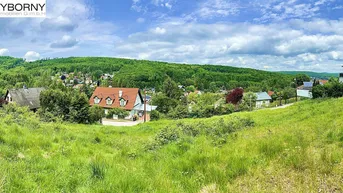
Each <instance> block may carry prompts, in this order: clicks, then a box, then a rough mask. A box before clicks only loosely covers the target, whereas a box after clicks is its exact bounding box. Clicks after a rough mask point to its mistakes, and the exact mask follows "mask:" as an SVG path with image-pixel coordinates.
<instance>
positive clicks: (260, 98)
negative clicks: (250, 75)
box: [255, 92, 272, 108]
mask: <svg viewBox="0 0 343 193" xmlns="http://www.w3.org/2000/svg"><path fill="white" fill-rule="evenodd" d="M255 94H256V96H257V98H256V108H262V107H263V106H266V107H268V106H269V105H270V101H272V98H271V97H270V96H269V95H268V93H266V92H258V93H255Z"/></svg>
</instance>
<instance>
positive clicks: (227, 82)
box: [0, 57, 293, 93]
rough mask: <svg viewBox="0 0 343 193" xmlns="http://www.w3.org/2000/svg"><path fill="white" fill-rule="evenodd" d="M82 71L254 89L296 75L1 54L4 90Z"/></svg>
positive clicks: (141, 82) (129, 82)
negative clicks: (32, 60) (33, 59)
mask: <svg viewBox="0 0 343 193" xmlns="http://www.w3.org/2000/svg"><path fill="white" fill-rule="evenodd" d="M62 72H63V73H70V72H81V73H82V74H84V75H85V74H88V75H89V76H91V77H93V80H97V79H99V78H100V76H101V75H102V74H103V73H108V74H114V78H113V80H112V83H111V84H112V86H115V87H138V88H156V90H157V91H158V90H160V89H161V87H162V83H163V81H164V80H165V78H166V77H168V76H169V77H171V78H172V79H173V80H174V81H175V82H177V83H178V84H180V85H184V86H190V85H194V86H195V87H196V88H197V89H199V90H207V89H211V88H213V87H214V88H224V89H232V88H236V87H243V88H245V89H247V88H251V89H252V90H268V89H282V88H285V87H289V86H290V85H291V83H292V81H293V75H287V74H281V73H277V72H266V71H261V70H254V69H247V68H236V67H229V66H219V65H189V64H173V63H166V62H156V61H146V60H132V59H119V58H101V57H71V58H58V59H44V60H39V61H35V62H25V61H24V60H23V59H18V58H12V57H0V92H2V93H3V91H4V90H5V89H6V88H13V87H19V88H20V87H22V85H23V84H25V85H27V86H28V87H37V86H48V85H49V84H50V83H51V81H50V79H51V76H55V75H56V74H58V73H62Z"/></svg>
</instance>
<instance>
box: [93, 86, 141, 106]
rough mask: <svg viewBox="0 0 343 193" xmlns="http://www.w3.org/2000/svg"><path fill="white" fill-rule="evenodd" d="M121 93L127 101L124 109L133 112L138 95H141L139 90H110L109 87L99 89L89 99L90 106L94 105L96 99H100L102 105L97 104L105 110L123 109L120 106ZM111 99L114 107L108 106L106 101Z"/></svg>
mask: <svg viewBox="0 0 343 193" xmlns="http://www.w3.org/2000/svg"><path fill="white" fill-rule="evenodd" d="M119 91H122V92H123V94H122V98H123V99H125V100H126V101H127V104H126V105H125V107H122V108H124V109H126V110H132V109H133V107H134V105H135V102H136V97H137V94H139V93H140V92H139V89H138V88H108V87H97V88H96V89H95V91H94V92H93V95H92V97H91V98H90V99H89V104H90V105H92V106H93V105H94V98H95V97H98V98H99V99H100V103H99V104H96V105H99V106H101V107H104V108H121V106H120V98H119ZM107 98H111V99H112V100H113V103H112V105H107V104H106V99H107Z"/></svg>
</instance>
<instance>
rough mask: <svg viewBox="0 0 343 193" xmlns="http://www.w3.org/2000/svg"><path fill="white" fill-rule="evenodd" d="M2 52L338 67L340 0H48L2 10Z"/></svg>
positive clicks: (342, 40) (342, 57)
mask: <svg viewBox="0 0 343 193" xmlns="http://www.w3.org/2000/svg"><path fill="white" fill-rule="evenodd" d="M0 56H13V57H21V58H25V59H26V60H27V61H34V60H38V59H43V58H56V57H71V56H106V57H119V58H133V59H144V60H157V61H166V62H176V63H189V64H217V65H227V66H236V67H247V68H255V69H261V70H268V71H284V70H285V71H295V70H296V71H317V72H341V71H343V68H342V65H343V0H288V1H282V0H250V1H248V0H47V17H46V18H0Z"/></svg>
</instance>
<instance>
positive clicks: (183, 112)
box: [168, 105, 188, 119]
mask: <svg viewBox="0 0 343 193" xmlns="http://www.w3.org/2000/svg"><path fill="white" fill-rule="evenodd" d="M168 117H170V118H173V119H184V118H187V117H188V108H187V106H184V105H178V106H177V107H176V108H174V109H172V110H171V111H169V113H168Z"/></svg>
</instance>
